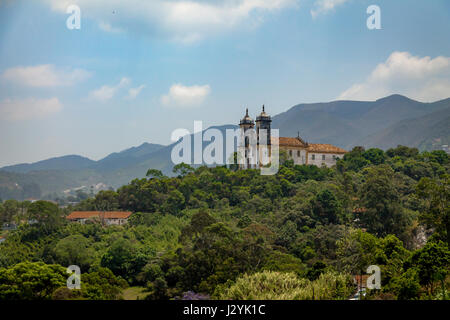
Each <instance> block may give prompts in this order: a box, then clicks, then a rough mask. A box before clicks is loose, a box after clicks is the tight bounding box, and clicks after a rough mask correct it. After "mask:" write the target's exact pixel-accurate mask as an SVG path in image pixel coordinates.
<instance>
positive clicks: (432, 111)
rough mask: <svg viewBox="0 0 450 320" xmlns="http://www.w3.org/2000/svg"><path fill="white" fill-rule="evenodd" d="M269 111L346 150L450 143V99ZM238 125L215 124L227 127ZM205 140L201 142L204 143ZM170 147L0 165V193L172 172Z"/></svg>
mask: <svg viewBox="0 0 450 320" xmlns="http://www.w3.org/2000/svg"><path fill="white" fill-rule="evenodd" d="M268 111H269V112H270V107H269V110H268ZM272 116H273V117H272V119H273V122H272V127H273V128H278V129H280V136H287V137H289V136H292V137H295V136H297V133H298V132H299V133H300V135H301V136H302V137H303V138H304V139H305V140H307V141H309V142H313V143H330V144H334V145H336V146H338V147H341V148H344V149H347V150H351V149H352V147H354V146H357V145H362V146H365V147H366V148H370V147H378V148H382V149H387V148H391V147H396V146H397V145H399V144H401V145H407V146H410V147H418V148H419V149H421V150H432V149H442V146H443V145H448V144H450V98H448V99H445V100H441V101H437V102H434V103H422V102H418V101H414V100H411V99H409V98H407V97H404V96H401V95H392V96H389V97H386V98H383V99H379V100H377V101H374V102H362V101H333V102H328V103H314V104H299V105H296V106H294V107H292V108H290V109H289V110H288V111H286V112H284V113H281V114H278V115H272ZM239 120H240V119H236V123H238V121H239ZM236 127H237V126H236V125H224V126H220V127H216V128H217V129H219V130H220V131H222V132H225V130H226V129H230V128H236ZM206 145H208V143H206V142H204V144H203V147H205V146H206ZM172 147H173V145H169V146H163V145H158V144H151V143H144V144H142V145H140V146H138V147H132V148H130V149H127V150H124V151H121V152H118V153H112V154H110V155H108V156H107V157H105V158H104V159H101V160H99V161H93V160H90V159H88V158H85V157H81V156H77V155H69V156H64V157H59V158H52V159H48V160H44V161H39V162H36V163H32V164H18V165H13V166H7V167H3V168H0V198H2V199H7V198H24V197H27V196H36V195H37V194H38V193H39V192H40V193H41V195H46V194H49V193H61V192H62V191H63V190H66V189H71V188H77V187H80V186H90V185H95V184H99V183H101V184H103V185H106V186H110V187H114V188H117V187H119V186H121V185H124V184H127V183H128V182H130V181H131V180H132V179H134V178H142V177H144V176H145V173H146V172H147V170H148V169H149V168H154V169H159V170H162V171H163V172H164V173H166V174H170V173H171V169H172V167H173V164H172V162H171V159H170V155H171V151H172ZM37 186H38V187H37ZM24 189H25V190H26V192H25V190H24ZM38 189H40V190H38Z"/></svg>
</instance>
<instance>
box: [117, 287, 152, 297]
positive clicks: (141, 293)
mask: <svg viewBox="0 0 450 320" xmlns="http://www.w3.org/2000/svg"><path fill="white" fill-rule="evenodd" d="M146 290H147V289H146V288H144V287H129V288H127V289H125V290H124V291H123V293H122V294H123V298H124V299H125V300H143V299H144V298H145V296H146V295H148V294H149V293H148V292H147V291H146Z"/></svg>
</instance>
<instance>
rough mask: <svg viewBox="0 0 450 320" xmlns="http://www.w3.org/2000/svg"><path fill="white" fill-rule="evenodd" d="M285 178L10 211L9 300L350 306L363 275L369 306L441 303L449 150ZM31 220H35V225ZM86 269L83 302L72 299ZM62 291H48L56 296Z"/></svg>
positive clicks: (201, 179)
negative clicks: (81, 216) (89, 213)
mask: <svg viewBox="0 0 450 320" xmlns="http://www.w3.org/2000/svg"><path fill="white" fill-rule="evenodd" d="M281 162H282V166H281V168H280V171H279V172H278V174H277V175H274V176H261V175H260V173H259V171H258V170H236V168H235V166H231V167H215V168H207V167H200V168H197V169H194V168H191V167H190V166H188V165H185V164H181V165H177V166H176V167H175V168H174V174H175V177H166V176H164V175H163V174H162V173H161V172H160V171H158V170H156V169H151V170H149V171H148V175H147V178H143V179H135V180H133V181H131V182H130V183H129V184H127V185H124V186H122V187H121V188H119V189H118V190H117V191H102V192H100V193H99V194H97V195H96V196H95V197H94V198H89V199H86V200H84V201H83V202H81V203H80V204H78V205H77V206H76V207H69V208H66V209H59V208H58V207H57V206H56V205H55V204H53V203H50V202H45V201H37V202H34V203H28V202H18V201H15V200H8V201H4V202H3V203H2V204H1V205H0V220H1V221H2V222H16V223H17V224H19V225H20V226H19V228H18V229H17V230H15V231H11V230H10V231H8V230H6V231H3V234H2V236H3V237H4V238H6V241H4V242H3V243H0V300H1V299H121V298H124V297H125V298H127V297H128V298H129V293H130V292H135V291H136V290H138V291H139V292H140V293H141V298H146V299H173V298H175V299H210V298H217V299H349V298H350V297H352V296H353V295H354V294H355V292H356V287H355V284H354V283H353V281H352V277H353V276H354V275H358V274H361V273H363V274H364V273H365V269H366V268H367V267H368V266H369V265H378V266H379V267H380V268H381V277H382V284H381V289H380V290H370V291H369V292H368V294H367V295H366V296H365V297H364V299H442V298H447V299H448V298H449V294H448V290H449V288H450V278H449V271H450V270H449V267H450V251H449V244H450V230H449V229H450V223H449V219H450V218H449V217H450V213H449V207H450V206H449V195H450V190H449V181H450V180H449V177H450V176H449V173H450V159H449V156H448V155H447V154H446V153H445V152H443V151H433V152H422V153H420V152H419V151H418V150H417V149H414V148H407V147H398V148H395V149H389V150H388V151H386V152H384V151H382V150H380V149H369V150H364V149H363V148H355V149H354V150H353V151H352V152H350V153H348V154H346V155H345V157H344V158H343V159H341V160H339V161H338V163H337V166H336V167H334V168H331V169H329V168H318V167H316V166H297V165H293V163H292V162H291V161H290V160H287V157H286V156H285V155H284V154H282V155H281ZM73 210H123V211H132V212H133V214H132V216H131V217H130V219H129V222H128V224H127V225H123V226H108V227H106V226H102V225H101V223H100V222H99V221H96V220H92V221H89V222H88V223H86V224H84V225H81V224H78V223H68V222H67V221H66V219H65V218H64V217H65V215H67V214H68V213H69V212H71V211H73ZM27 220H33V221H36V223H34V224H28V223H26V221H27ZM69 265H78V266H80V267H81V271H82V278H81V279H82V287H81V290H68V289H67V288H65V285H66V279H67V278H66V277H67V275H66V274H65V268H66V267H67V266H69ZM49 283H51V285H49Z"/></svg>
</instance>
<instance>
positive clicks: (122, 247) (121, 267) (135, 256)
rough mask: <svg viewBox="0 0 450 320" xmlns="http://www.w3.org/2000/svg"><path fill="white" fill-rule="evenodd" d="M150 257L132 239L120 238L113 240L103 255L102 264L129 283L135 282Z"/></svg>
mask: <svg viewBox="0 0 450 320" xmlns="http://www.w3.org/2000/svg"><path fill="white" fill-rule="evenodd" d="M148 258H149V257H148V255H146V254H145V253H144V252H142V251H141V250H140V249H139V248H138V247H137V245H135V244H133V243H132V242H131V241H130V240H126V239H124V238H120V239H118V240H116V241H115V242H113V244H112V245H111V247H110V248H109V249H108V251H106V253H105V254H104V255H103V257H102V259H101V266H102V267H106V268H108V269H110V270H111V271H112V272H114V274H115V275H119V276H121V277H123V278H124V279H126V280H127V281H128V282H129V283H133V282H134V281H135V277H136V276H137V274H138V273H139V272H140V271H141V270H142V268H143V267H144V266H145V265H146V264H147V262H148Z"/></svg>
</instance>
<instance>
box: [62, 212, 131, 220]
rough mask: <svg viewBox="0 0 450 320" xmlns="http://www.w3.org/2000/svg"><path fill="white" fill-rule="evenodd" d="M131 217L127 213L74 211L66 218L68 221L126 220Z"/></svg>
mask: <svg viewBox="0 0 450 320" xmlns="http://www.w3.org/2000/svg"><path fill="white" fill-rule="evenodd" d="M130 215H131V212H129V211H74V212H72V213H71V214H69V215H68V216H67V217H66V218H67V219H68V220H76V219H89V218H94V217H97V218H101V219H127V218H128V217H129V216H130Z"/></svg>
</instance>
